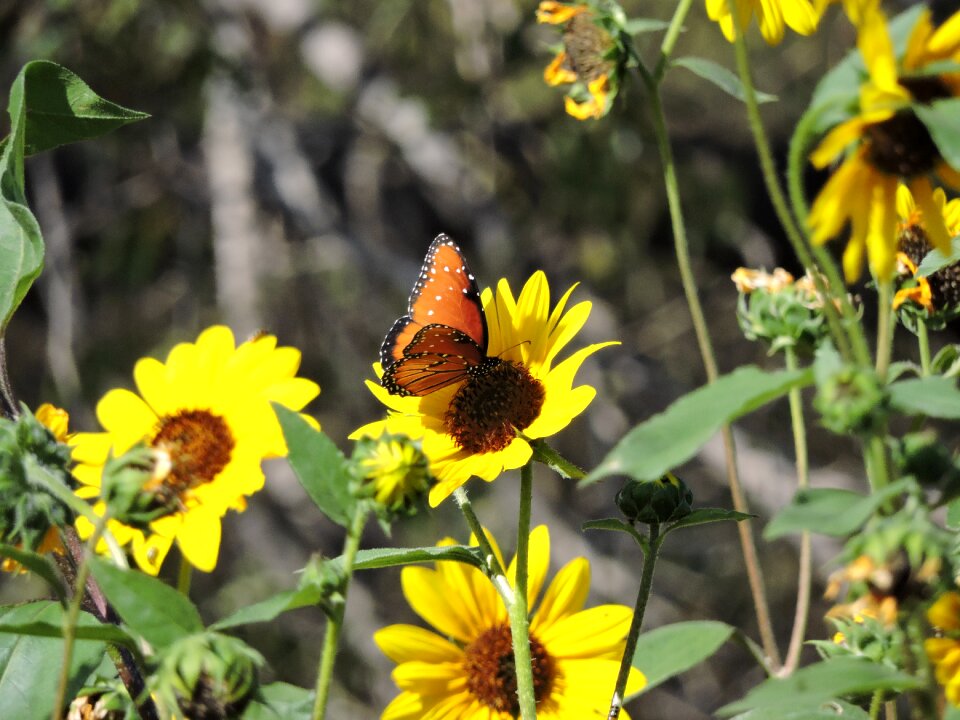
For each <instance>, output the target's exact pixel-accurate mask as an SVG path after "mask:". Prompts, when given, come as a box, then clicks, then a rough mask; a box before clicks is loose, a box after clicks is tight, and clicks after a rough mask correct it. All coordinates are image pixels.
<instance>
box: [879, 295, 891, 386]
mask: <svg viewBox="0 0 960 720" xmlns="http://www.w3.org/2000/svg"><path fill="white" fill-rule="evenodd" d="M877 303H878V307H877V375H879V376H880V380H881V381H886V379H887V371H888V370H889V369H890V357H891V355H892V354H893V329H894V321H895V318H894V315H893V283H892V282H891V281H890V280H883V281H880V282H878V284H877Z"/></svg>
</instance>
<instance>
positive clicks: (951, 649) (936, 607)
mask: <svg viewBox="0 0 960 720" xmlns="http://www.w3.org/2000/svg"><path fill="white" fill-rule="evenodd" d="M927 620H928V621H929V622H930V624H931V625H932V626H933V627H935V628H937V629H938V630H940V631H941V632H943V633H947V634H948V636H944V637H934V638H928V639H927V640H926V641H924V649H925V650H926V652H927V657H928V658H929V659H930V662H931V664H932V665H933V667H934V671H935V674H936V678H937V682H938V683H940V684H941V685H942V686H943V690H944V694H945V695H946V696H947V700H948V701H950V703H951V704H953V705H955V706H960V640H958V639H957V633H958V632H960V593H956V592H946V593H943V595H941V596H940V597H939V598H937V601H936V602H935V603H933V605H931V606H930V609H929V610H928V611H927Z"/></svg>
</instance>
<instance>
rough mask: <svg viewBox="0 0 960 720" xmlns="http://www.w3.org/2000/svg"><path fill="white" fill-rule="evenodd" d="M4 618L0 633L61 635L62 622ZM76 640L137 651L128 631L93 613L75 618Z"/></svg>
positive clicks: (35, 635) (135, 642)
mask: <svg viewBox="0 0 960 720" xmlns="http://www.w3.org/2000/svg"><path fill="white" fill-rule="evenodd" d="M5 620H6V618H4V617H0V633H13V634H19V635H30V636H33V637H46V638H60V637H63V624H62V622H58V623H56V624H54V623H50V622H39V621H30V622H18V623H9V622H5ZM75 637H76V639H77V640H97V641H100V642H105V643H113V644H115V645H123V646H125V647H128V648H130V649H131V650H133V651H135V652H136V651H138V646H137V641H136V639H135V638H133V637H132V636H131V635H130V634H129V633H127V632H124V630H123V628H119V627H117V626H116V625H111V624H110V623H101V622H100V621H99V620H97V619H96V618H95V617H93V615H90V614H89V613H86V612H81V613H80V617H79V618H78V620H77V628H76V631H75Z"/></svg>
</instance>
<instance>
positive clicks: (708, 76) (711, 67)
mask: <svg viewBox="0 0 960 720" xmlns="http://www.w3.org/2000/svg"><path fill="white" fill-rule="evenodd" d="M670 65H671V66H672V67H682V68H686V69H687V70H689V71H690V72H692V73H693V74H694V75H696V76H698V77H701V78H703V79H704V80H706V81H707V82H709V83H712V84H713V85H715V86H716V87H718V88H720V89H721V90H723V91H724V92H725V93H726V94H727V95H729V96H731V97H733V98H736V99H737V100H739V101H740V102H743V101H744V99H745V98H746V95H745V93H744V90H743V83H742V82H740V78H739V77H737V76H736V75H734V74H733V73H732V72H730V71H729V70H727V69H726V68H725V67H723V66H722V65H718V64H717V63H715V62H713V61H712V60H707V59H706V58H700V57H682V58H677V59H676V60H671V61H670ZM776 101H777V96H776V95H770V94H768V93H765V92H759V91H758V92H757V102H760V103H771V102H776Z"/></svg>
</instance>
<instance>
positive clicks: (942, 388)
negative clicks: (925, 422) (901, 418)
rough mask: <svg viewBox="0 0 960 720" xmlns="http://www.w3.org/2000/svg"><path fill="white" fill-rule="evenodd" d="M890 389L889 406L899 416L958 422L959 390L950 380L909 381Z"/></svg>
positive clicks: (894, 384)
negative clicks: (906, 415)
mask: <svg viewBox="0 0 960 720" xmlns="http://www.w3.org/2000/svg"><path fill="white" fill-rule="evenodd" d="M889 389H890V404H891V405H893V407H895V408H896V409H897V410H899V411H900V412H903V413H907V414H908V415H926V416H927V417H935V418H942V419H944V420H958V419H960V390H958V389H957V381H956V380H954V379H953V378H945V377H936V376H932V377H925V378H911V379H909V380H901V381H900V382H895V383H893V384H892V385H890V386H889Z"/></svg>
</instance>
